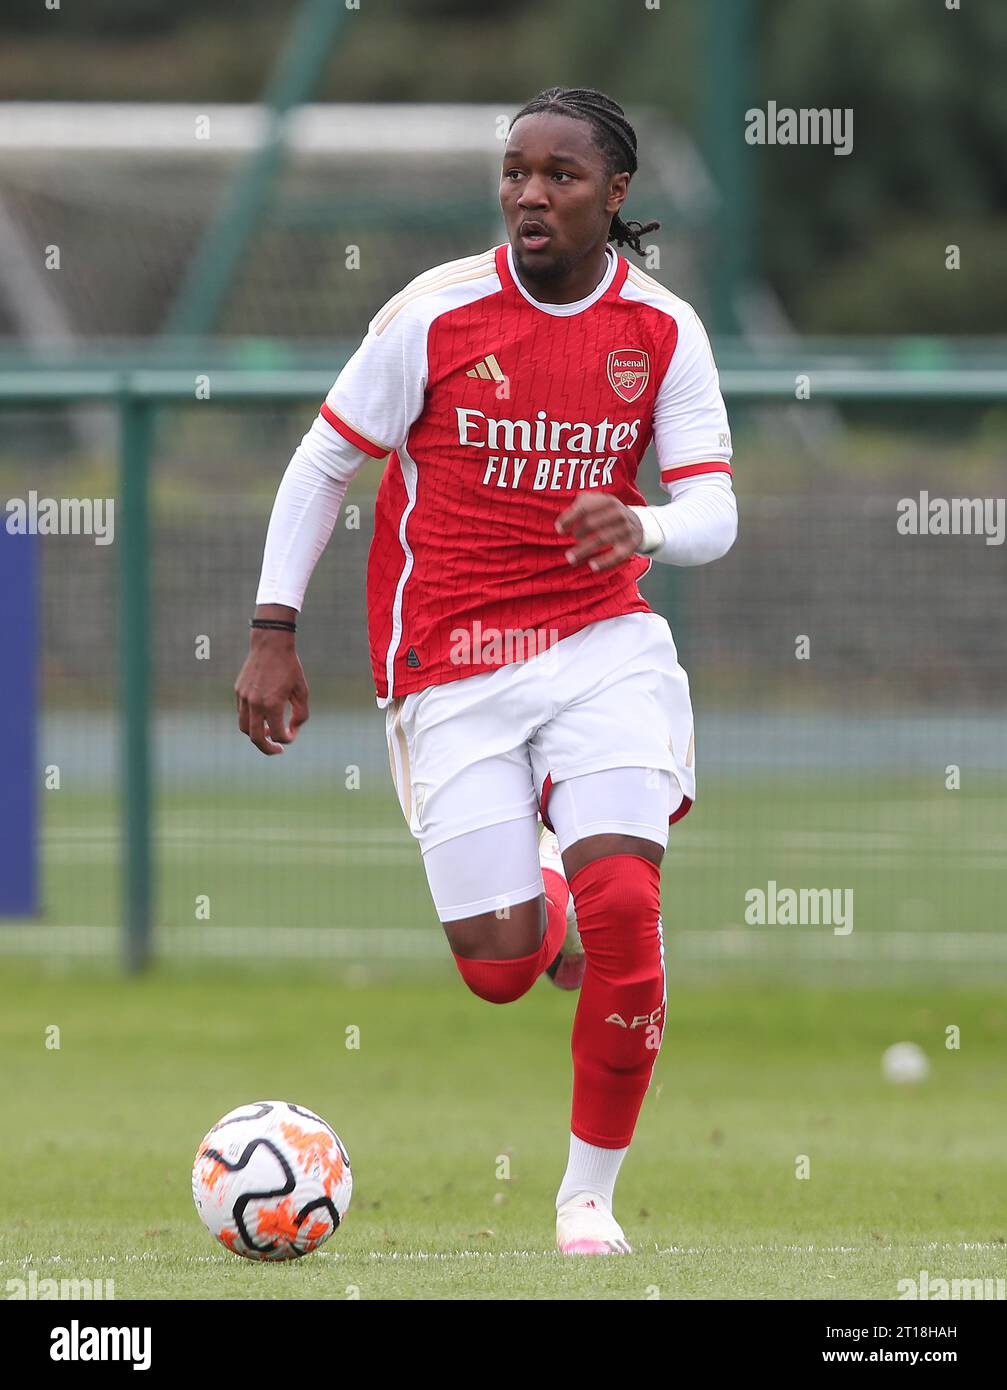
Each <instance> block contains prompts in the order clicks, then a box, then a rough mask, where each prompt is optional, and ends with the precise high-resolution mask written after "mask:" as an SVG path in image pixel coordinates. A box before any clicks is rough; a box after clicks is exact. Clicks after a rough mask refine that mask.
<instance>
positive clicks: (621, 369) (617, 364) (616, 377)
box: [608, 348, 650, 401]
mask: <svg viewBox="0 0 1007 1390" xmlns="http://www.w3.org/2000/svg"><path fill="white" fill-rule="evenodd" d="M608 380H609V384H610V385H611V387H612V389H613V391H615V393H616V395H617V396H621V397H622V399H623V400H624V401H635V400H636V398H637V396H639V395H642V393H643V391H644V389H645V388H646V385H647V382H648V381H649V380H650V358H649V356H648V355H647V353H645V352H644V351H643V350H642V349H640V348H619V349H618V350H617V351H616V352H610V353H609V354H608Z"/></svg>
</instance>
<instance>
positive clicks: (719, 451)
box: [654, 305, 731, 489]
mask: <svg viewBox="0 0 1007 1390" xmlns="http://www.w3.org/2000/svg"><path fill="white" fill-rule="evenodd" d="M677 321H678V341H677V343H676V345H675V351H674V353H673V354H672V358H671V362H670V363H669V365H668V370H667V371H666V372H665V374H664V380H663V381H662V382H661V385H660V387H659V388H658V392H657V400H656V401H655V403H654V447H655V448H656V450H657V462H658V466H659V467H660V470H661V486H662V487H664V488H666V489H667V488H668V487H669V485H670V484H671V483H673V482H677V480H678V479H679V478H684V477H688V476H691V475H692V473H693V472H700V471H707V472H708V471H712V470H709V469H701V468H700V465H703V464H718V463H719V464H720V465H721V466H722V468H723V471H724V472H726V473H728V474H729V473H730V471H731V470H730V466H729V465H730V461H731V430H730V426H729V425H728V423H727V409H726V407H725V406H724V398H723V396H722V395H721V394H720V376H719V374H718V372H717V364H716V362H714V360H713V350H712V348H711V347H710V340H709V338H708V337H707V336H706V329H705V328H704V327H703V325H702V323H701V322H700V320H699V316H698V314H697V313H696V311H695V310H694V309H693V308H691V306H689V305H683V312H682V313H681V314H680V315H679V317H678V320H677Z"/></svg>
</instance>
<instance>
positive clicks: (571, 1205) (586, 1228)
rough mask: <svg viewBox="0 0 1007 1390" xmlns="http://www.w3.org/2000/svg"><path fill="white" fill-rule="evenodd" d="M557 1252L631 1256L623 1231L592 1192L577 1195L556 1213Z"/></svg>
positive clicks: (562, 1253)
mask: <svg viewBox="0 0 1007 1390" xmlns="http://www.w3.org/2000/svg"><path fill="white" fill-rule="evenodd" d="M556 1249H557V1250H558V1251H559V1253H560V1254H561V1255H631V1254H632V1253H633V1250H632V1247H631V1246H630V1243H629V1241H628V1240H627V1239H626V1237H625V1235H624V1234H623V1230H622V1227H621V1226H620V1225H619V1223H618V1221H616V1219H615V1217H614V1216H613V1215H612V1213H611V1212H610V1211H609V1210H608V1208H607V1207H606V1206H605V1203H604V1202H603V1200H602V1199H601V1197H598V1196H596V1195H593V1194H592V1193H590V1192H578V1193H577V1195H576V1197H571V1198H570V1200H569V1202H564V1203H563V1205H562V1206H561V1207H560V1208H559V1210H558V1211H557V1212H556Z"/></svg>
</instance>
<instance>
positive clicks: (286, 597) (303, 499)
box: [255, 286, 427, 612]
mask: <svg viewBox="0 0 1007 1390" xmlns="http://www.w3.org/2000/svg"><path fill="white" fill-rule="evenodd" d="M408 289H409V286H407V287H406V291H403V294H405V293H406V292H407V291H408ZM426 381H427V364H426V325H425V320H424V319H423V318H422V317H421V316H419V315H417V314H415V313H413V312H412V311H411V305H410V303H409V302H408V301H407V302H406V303H405V304H403V302H402V296H401V295H396V296H394V297H393V298H392V299H390V300H389V301H388V303H387V304H385V305H384V307H383V308H382V309H381V310H379V312H378V313H377V314H375V316H374V318H373V319H372V320H371V322H370V325H369V327H368V330H367V336H366V337H365V338H364V340H363V342H362V343H361V344H360V346H359V347H358V348H357V350H356V352H355V353H354V354H353V356H352V357H351V358H350V359H349V361H348V362H347V363H346V365H345V367H343V369H342V371H341V372H340V373H339V376H338V377H337V378H336V381H335V383H334V385H333V386H332V389H331V390H330V391H329V393H328V395H327V396H326V398H325V401H324V403H323V405H322V409H321V412H320V413H319V415H318V417H317V419H316V420H315V421H314V422H313V424H312V426H311V428H310V430H308V432H307V434H306V435H305V436H304V438H303V439H302V440H301V443H300V446H299V447H298V448H297V449H296V450H295V451H294V455H293V458H292V459H291V460H290V463H289V464H288V465H287V470H286V472H285V473H284V475H283V477H282V479H281V480H280V486H279V488H278V489H277V493H276V500H275V502H274V503H273V511H272V515H271V516H270V519H269V528H268V530H267V532H266V547H265V551H264V554H263V558H262V573H261V576H260V578H259V588H258V591H257V593H256V599H255V601H256V603H282V604H284V605H285V606H286V607H288V608H296V609H297V610H298V612H299V611H300V609H301V605H302V604H303V602H304V595H305V592H306V590H307V587H308V580H309V579H310V578H311V574H312V571H313V570H314V568H315V565H316V564H317V563H318V559H319V557H320V555H321V553H322V551H323V550H324V549H325V547H326V545H327V544H328V542H329V538H330V537H331V535H332V531H333V528H334V527H335V524H336V518H337V517H338V515H339V508H340V506H341V505H342V501H343V498H344V496H345V495H346V489H347V487H348V485H349V483H350V480H351V479H352V478H353V476H354V475H355V474H356V472H357V470H358V469H359V468H360V465H361V464H362V463H363V461H364V459H366V458H384V457H385V455H386V454H388V453H390V452H391V451H392V449H397V448H399V447H401V445H403V444H404V443H405V441H406V438H407V436H408V434H409V430H410V428H411V426H412V424H413V422H414V420H416V419H417V418H418V416H419V415H420V413H421V412H422V410H423V402H424V393H425V390H426Z"/></svg>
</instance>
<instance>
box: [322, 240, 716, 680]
mask: <svg viewBox="0 0 1007 1390" xmlns="http://www.w3.org/2000/svg"><path fill="white" fill-rule="evenodd" d="M321 413H322V416H323V418H324V419H325V420H327V421H328V423H329V425H331V426H332V428H333V429H335V430H338V431H339V433H340V434H341V435H343V436H344V437H345V438H346V439H347V440H348V441H350V442H351V443H352V444H354V445H356V446H357V447H358V448H360V449H363V450H364V451H366V453H368V454H370V455H372V456H373V457H374V458H383V457H385V455H386V454H387V455H390V457H389V459H388V464H387V467H386V469H385V473H384V477H383V478H382V480H381V485H380V488H379V491H378V497H377V507H376V515H375V528H374V538H373V540H372V543H371V549H370V557H369V561H368V571H367V606H368V629H369V639H370V649H371V661H372V665H373V668H374V679H375V684H376V687H377V694H378V704H379V705H382V706H383V705H386V704H387V703H388V701H389V700H390V699H391V698H392V697H393V696H398V695H405V694H408V693H409V692H410V691H415V690H422V689H424V688H425V687H426V686H429V685H442V684H445V683H446V682H448V681H455V680H459V679H461V678H463V677H465V676H469V675H473V674H475V673H477V672H479V671H482V670H488V669H490V667H491V665H492V666H498V665H500V664H501V662H500V660H499V656H498V653H499V651H500V648H499V647H497V648H492V647H491V648H489V649H488V648H487V644H486V640H485V639H486V634H487V633H490V632H498V633H501V634H507V633H510V632H528V631H532V632H538V633H549V634H550V637H551V640H552V641H558V640H559V639H560V638H563V637H568V636H570V635H571V634H572V633H574V632H577V631H579V630H580V629H581V628H583V627H585V626H586V625H587V624H588V623H593V622H597V621H598V620H599V619H602V618H611V617H616V616H618V615H620V614H624V613H638V612H648V611H650V606H649V604H648V603H647V601H646V600H645V599H644V598H643V596H642V595H641V594H640V591H639V589H638V587H637V581H638V580H639V579H640V577H641V575H643V574H645V573H646V571H647V570H648V568H649V567H650V561H649V560H648V559H646V558H643V557H635V558H632V559H630V560H627V561H626V562H625V563H624V564H622V565H620V566H618V567H617V568H616V569H614V570H609V571H605V572H602V573H595V572H593V571H592V570H590V569H589V568H588V567H587V565H586V564H583V565H578V566H571V565H570V564H569V563H568V562H567V560H566V559H565V552H566V550H567V549H569V547H570V546H571V544H574V543H575V542H573V541H572V539H571V537H570V536H568V535H559V534H558V533H557V531H556V525H555V523H556V518H557V516H558V515H559V514H560V512H562V511H564V510H565V509H566V508H567V507H568V506H569V505H570V504H571V502H572V501H573V500H574V498H575V497H576V496H577V494H578V493H579V492H582V491H584V490H593V489H597V490H600V491H603V492H611V493H614V494H615V496H616V497H618V498H619V499H620V500H621V501H623V502H625V503H626V504H627V505H637V506H642V505H645V504H646V498H644V497H643V495H642V494H641V493H640V492H639V490H638V489H637V486H636V475H637V469H638V468H639V465H640V461H641V459H642V458H643V455H644V452H645V451H646V449H647V446H648V445H649V443H650V441H651V439H652V438H653V439H654V441H655V445H656V450H657V457H658V463H659V466H660V471H661V482H662V485H663V486H664V487H665V488H666V489H669V488H670V486H671V484H672V483H673V482H674V481H675V480H676V479H679V478H686V477H690V476H692V475H694V474H697V473H704V472H710V471H714V470H723V471H725V472H727V473H730V471H731V470H730V464H729V460H730V458H731V438H730V433H729V430H728V424H727V413H726V411H725V409H724V402H723V399H722V397H721V394H720V386H719V381H718V376H717V369H716V365H715V363H714V360H713V355H712V353H711V350H710V344H709V340H708V338H707V336H706V333H705V331H704V329H703V326H702V324H701V323H700V321H699V319H698V317H697V316H696V313H695V311H694V310H693V309H692V308H691V306H690V305H688V304H686V303H685V302H684V301H683V300H681V299H679V298H677V297H676V296H675V295H673V294H671V293H670V292H669V291H668V290H666V289H665V288H664V287H663V286H661V285H659V284H658V283H657V282H656V281H655V280H653V279H651V277H650V276H649V275H646V274H644V273H643V272H642V271H641V270H639V269H638V268H637V267H636V266H633V265H630V263H629V262H628V261H627V260H626V259H625V258H624V257H623V256H619V255H616V253H615V252H614V250H613V249H612V248H611V247H609V248H608V268H607V271H606V274H605V276H604V277H603V279H602V280H601V282H600V284H599V285H598V286H597V288H596V289H595V290H594V291H593V293H592V294H590V295H588V296H587V298H585V299H583V300H580V301H578V302H577V303H574V304H543V303H541V302H539V301H538V300H536V299H534V298H533V297H532V295H531V294H529V292H528V291H527V290H526V289H525V288H524V286H523V285H522V284H521V283H520V281H519V280H518V279H517V277H516V274H515V271H514V263H513V259H512V254H511V249H510V246H509V245H506V244H505V245H503V246H497V247H494V248H492V249H491V250H489V251H486V252H484V253H482V254H481V255H478V256H470V257H467V258H465V259H463V260H459V261H451V262H449V263H448V264H446V265H442V266H437V267H436V268H435V269H433V270H428V271H426V272H425V273H424V274H422V275H420V276H418V277H417V278H416V279H415V280H413V281H412V282H411V283H410V284H408V285H407V286H406V287H405V289H403V290H402V291H401V292H400V293H399V294H397V295H395V296H394V298H392V299H390V300H389V301H388V303H387V304H386V305H385V306H384V308H382V309H381V311H380V312H379V313H378V314H377V315H375V317H374V318H373V319H372V321H371V324H370V327H369V329H368V333H367V336H366V338H365V339H364V341H363V343H362V344H361V346H360V347H359V348H358V350H357V351H356V352H355V353H354V355H353V357H352V358H351V359H350V360H349V362H348V363H347V364H346V366H345V367H344V368H343V370H342V372H341V373H340V375H339V378H338V380H337V381H336V383H335V385H334V386H333V387H332V389H331V391H330V392H329V394H328V396H327V397H326V400H325V403H324V405H323V406H322V411H321ZM474 630H475V631H477V632H480V633H481V634H482V636H483V641H482V642H476V643H474V644H472V645H471V647H466V644H465V643H464V642H463V641H460V640H459V639H461V638H464V637H465V635H466V634H471V633H472V632H473V631H474ZM488 650H490V651H492V656H491V658H490V660H489V661H487V660H485V659H483V657H484V656H485V655H486V653H487V651H488ZM503 650H504V652H505V653H506V650H507V644H506V641H505V642H504V647H503ZM459 651H461V652H463V653H465V652H468V653H469V654H470V656H471V659H460V658H459Z"/></svg>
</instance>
